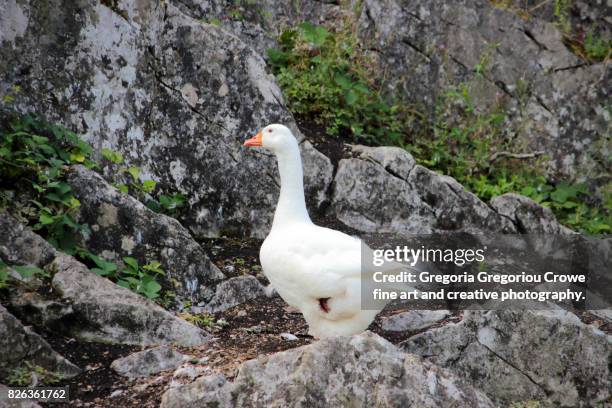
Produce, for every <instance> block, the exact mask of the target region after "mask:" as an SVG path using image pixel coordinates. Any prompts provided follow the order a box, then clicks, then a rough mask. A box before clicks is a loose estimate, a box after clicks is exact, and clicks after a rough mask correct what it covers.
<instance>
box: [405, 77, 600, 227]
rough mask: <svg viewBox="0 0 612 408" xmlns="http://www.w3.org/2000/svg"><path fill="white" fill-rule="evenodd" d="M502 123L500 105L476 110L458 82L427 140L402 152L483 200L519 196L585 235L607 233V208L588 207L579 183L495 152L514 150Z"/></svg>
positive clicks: (535, 162)
mask: <svg viewBox="0 0 612 408" xmlns="http://www.w3.org/2000/svg"><path fill="white" fill-rule="evenodd" d="M457 109H458V110H457ZM504 122H505V114H504V112H503V111H502V110H501V108H500V107H492V108H491V109H490V110H489V111H487V112H479V111H477V110H476V109H475V108H474V103H473V101H472V99H471V97H470V93H469V89H468V87H467V85H465V84H463V85H461V86H459V87H458V88H457V89H455V90H452V91H450V92H447V93H446V94H445V95H444V97H443V99H442V101H441V103H440V104H439V106H438V109H437V110H436V119H435V121H434V124H433V134H432V136H431V137H430V138H424V137H422V138H419V139H417V140H416V141H415V143H414V144H413V145H412V146H409V147H408V149H409V150H411V151H412V152H413V153H414V154H415V156H416V157H417V160H418V161H419V162H420V163H422V164H424V165H426V166H428V167H430V168H432V169H435V170H439V171H441V172H443V173H445V174H449V175H451V176H453V177H454V178H456V179H457V180H458V181H459V182H460V183H462V184H463V185H464V186H465V187H466V188H468V189H469V190H470V191H472V192H474V193H475V194H476V195H477V196H478V197H480V198H481V199H483V200H490V199H491V198H493V197H495V196H498V195H501V194H504V193H509V192H520V193H521V194H523V195H525V196H528V197H530V198H532V199H533V200H534V201H536V202H538V203H540V204H541V205H543V206H545V207H549V208H550V209H551V210H552V211H553V212H554V214H555V215H556V216H557V218H558V219H559V221H561V222H562V223H563V224H565V225H567V226H569V227H570V228H573V229H575V230H578V231H581V232H585V233H589V234H600V233H606V232H610V231H612V218H611V216H610V210H609V209H610V205H609V204H604V208H603V209H601V208H598V207H597V206H592V205H589V204H588V195H589V194H588V192H587V190H586V187H585V186H584V185H581V184H574V185H571V184H569V183H566V182H559V183H557V184H552V183H550V182H548V181H547V180H546V179H545V177H544V171H543V169H542V168H541V167H540V166H539V165H538V162H539V160H540V159H539V158H538V157H535V155H534V157H531V158H529V157H528V158H521V159H517V158H515V157H514V156H513V155H507V156H506V157H503V156H501V155H500V154H499V153H500V152H506V151H509V152H512V151H516V150H517V149H519V146H516V145H515V144H514V142H513V140H508V139H507V138H506V137H504Z"/></svg>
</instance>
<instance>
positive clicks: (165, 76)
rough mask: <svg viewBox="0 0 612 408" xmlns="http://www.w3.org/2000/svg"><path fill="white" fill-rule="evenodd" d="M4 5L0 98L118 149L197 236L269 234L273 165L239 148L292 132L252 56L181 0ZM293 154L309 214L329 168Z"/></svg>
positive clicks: (319, 201)
mask: <svg viewBox="0 0 612 408" xmlns="http://www.w3.org/2000/svg"><path fill="white" fill-rule="evenodd" d="M4 2H5V3H10V5H11V7H8V8H6V9H5V8H3V9H2V10H3V11H2V12H1V14H2V21H8V22H9V24H8V25H7V26H6V27H3V32H6V33H11V34H10V35H8V34H7V36H6V38H4V37H3V40H4V41H3V42H2V44H1V45H0V71H1V72H3V76H2V78H1V79H0V89H2V90H7V91H10V90H11V89H13V88H12V87H13V85H19V86H20V87H21V91H20V92H14V93H15V95H14V102H13V103H12V106H13V107H14V108H16V109H18V110H19V111H33V112H36V113H38V114H41V115H43V116H45V117H47V118H48V119H49V120H50V121H53V122H57V123H60V124H63V125H66V126H68V127H70V128H72V129H73V130H75V131H76V132H77V133H78V134H81V135H84V138H85V139H87V140H88V141H89V142H91V143H92V145H93V146H94V148H95V149H96V150H97V151H100V150H101V148H103V147H106V148H112V149H114V150H118V151H120V152H121V153H122V154H123V156H124V157H125V159H126V165H137V166H139V167H140V168H141V169H142V172H141V177H142V178H143V179H154V180H156V181H158V182H159V183H160V184H159V187H160V188H161V189H163V190H164V191H178V192H181V193H183V194H184V195H185V196H186V197H187V198H188V200H189V203H188V209H187V211H186V215H185V217H184V219H182V221H183V223H184V225H187V226H189V228H190V230H191V231H192V232H194V233H196V234H197V235H198V236H201V237H208V236H218V235H219V234H221V233H232V234H237V235H251V236H255V237H264V236H265V235H266V234H267V231H268V229H269V227H270V225H271V222H272V215H273V209H274V206H275V204H276V199H277V195H278V191H279V187H278V181H277V175H276V170H275V167H276V165H275V160H274V159H273V158H272V157H271V156H270V155H268V154H263V153H259V152H254V151H249V150H248V149H246V148H244V147H243V146H242V141H243V140H245V138H246V137H247V136H252V135H254V134H255V133H256V131H257V130H258V129H260V128H262V127H263V126H265V125H267V124H270V123H275V122H277V123H284V124H286V125H287V126H289V127H290V128H292V129H293V130H294V132H295V133H296V136H297V137H298V138H299V139H300V140H302V135H301V134H300V133H299V131H298V130H297V127H296V125H295V121H294V120H293V118H292V116H291V114H290V113H289V112H288V110H287V109H286V107H285V105H284V102H283V98H282V95H281V92H280V89H279V88H278V86H277V85H276V83H275V82H274V79H273V78H272V76H271V75H269V74H268V73H267V72H266V65H265V62H264V59H263V58H262V57H261V55H260V54H258V53H257V52H255V51H254V50H253V49H252V48H251V47H249V46H248V45H247V44H245V43H244V42H243V41H242V40H241V39H239V38H238V37H236V36H235V35H234V34H232V33H231V32H229V31H227V30H226V29H224V28H222V27H217V26H216V25H215V24H208V23H207V22H206V21H210V20H209V18H212V17H214V15H209V17H206V20H205V21H202V20H199V18H200V17H199V16H195V14H191V15H190V14H186V11H187V10H186V8H185V7H180V8H179V7H177V5H176V4H177V3H180V2H163V1H151V2H137V1H125V0H122V1H117V2H112V4H111V3H106V2H98V1H94V0H85V1H81V2H67V1H64V0H49V2H48V6H47V7H34V6H33V5H32V4H28V3H22V2H16V1H15V0H4ZM188 3H189V2H188ZM192 3H194V4H195V3H196V2H192ZM197 3H200V2H197ZM49 10H53V13H50V12H49ZM181 10H183V11H181ZM184 11H185V12H184ZM67 27H69V29H67ZM254 42H258V43H261V44H263V42H262V41H261V40H260V38H259V37H257V39H256V41H254ZM25 50H27V52H26V51H25ZM41 55H43V56H45V57H44V58H41V57H40V56H41ZM300 147H301V150H302V154H303V155H304V157H305V162H306V163H307V164H308V165H307V166H306V168H305V183H306V191H307V194H308V203H309V204H310V205H311V208H312V206H314V207H315V208H314V209H316V207H317V206H321V205H323V204H324V203H325V202H326V201H327V197H326V192H327V190H328V186H329V183H330V182H331V176H332V172H333V167H332V165H331V163H330V162H329V160H328V159H327V158H326V157H325V156H323V155H322V154H321V153H320V152H318V151H317V150H316V149H315V148H314V147H313V146H312V145H311V144H310V143H309V142H302V143H301V145H300ZM106 174H107V176H109V177H110V176H113V174H112V172H111V171H110V170H108V169H107V173H106Z"/></svg>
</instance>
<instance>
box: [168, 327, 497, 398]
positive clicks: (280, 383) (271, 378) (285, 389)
mask: <svg viewBox="0 0 612 408" xmlns="http://www.w3.org/2000/svg"><path fill="white" fill-rule="evenodd" d="M201 406H223V407H225V406H228V407H229V406H245V407H269V406H279V407H280V406H292V407H346V406H386V407H407V406H418V407H494V405H493V403H491V401H490V400H489V399H488V398H487V397H486V396H484V395H483V394H482V393H481V392H479V391H477V390H475V389H474V388H472V387H470V386H469V385H467V384H466V383H465V381H463V380H462V379H460V378H458V377H456V376H453V375H452V374H450V373H448V372H447V371H446V370H443V369H441V368H439V367H436V366H435V365H433V364H431V363H428V362H426V361H423V360H422V359H420V358H419V357H417V356H414V355H411V354H404V353H402V352H401V351H399V350H398V349H397V348H396V347H395V346H393V345H392V344H391V343H389V342H388V341H386V340H384V339H383V338H381V337H379V336H377V335H375V334H372V333H370V332H366V333H363V334H361V335H356V336H353V337H337V338H333V339H325V340H321V341H318V342H315V343H313V344H311V345H308V346H304V347H300V348H297V349H294V350H289V351H285V352H281V353H276V354H273V355H271V356H264V357H260V358H258V359H256V360H250V361H247V362H246V363H244V364H243V365H242V366H241V367H240V369H239V371H238V375H237V376H236V378H235V379H234V380H233V381H226V380H225V379H224V378H223V377H222V376H219V375H217V376H208V377H202V378H200V379H198V380H196V381H195V382H193V383H191V384H188V385H185V386H183V387H179V388H176V389H171V390H169V391H167V392H166V393H165V394H164V396H163V398H162V403H161V407H163V408H173V407H177V408H178V407H181V408H186V407H201Z"/></svg>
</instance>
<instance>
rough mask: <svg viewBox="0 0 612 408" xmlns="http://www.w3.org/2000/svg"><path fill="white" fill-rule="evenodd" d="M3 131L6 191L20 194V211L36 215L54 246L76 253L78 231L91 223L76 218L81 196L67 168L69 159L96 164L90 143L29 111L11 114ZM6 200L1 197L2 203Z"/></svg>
mask: <svg viewBox="0 0 612 408" xmlns="http://www.w3.org/2000/svg"><path fill="white" fill-rule="evenodd" d="M0 136H1V137H0V180H1V181H0V189H1V190H4V191H5V196H6V195H7V194H9V192H10V194H9V195H11V196H16V195H19V194H21V195H22V198H23V202H24V204H25V211H22V214H26V216H36V217H37V219H36V220H32V219H29V220H28V221H30V222H32V223H33V224H34V225H33V228H34V229H35V230H38V231H39V232H40V233H41V234H42V235H44V236H45V237H46V238H47V239H48V240H49V242H51V243H52V244H53V245H54V246H55V247H56V248H58V249H60V250H62V251H64V252H67V253H74V249H75V240H74V236H75V233H76V232H78V231H81V232H84V231H87V226H85V225H81V224H79V223H77V222H76V221H75V219H74V214H75V212H76V210H77V208H78V207H79V206H80V202H79V200H77V199H76V198H75V197H74V195H73V194H72V190H71V188H70V185H68V184H67V183H66V182H65V181H64V172H65V168H66V166H68V165H71V164H84V165H85V166H87V167H89V168H94V167H96V164H95V163H94V162H93V161H91V160H90V156H91V153H92V149H91V146H89V144H87V143H86V142H84V141H82V140H80V139H79V138H78V137H77V136H76V134H75V133H74V132H71V131H69V130H67V129H65V128H63V127H60V126H56V125H51V124H48V123H46V122H44V121H41V120H39V119H36V118H35V117H33V116H30V115H25V116H22V117H17V118H13V119H12V120H9V121H8V123H5V125H4V126H3V131H2V133H1V134H0ZM24 192H25V194H24ZM6 205H7V202H6V201H4V202H0V207H1V206H6ZM32 206H34V207H35V208H32Z"/></svg>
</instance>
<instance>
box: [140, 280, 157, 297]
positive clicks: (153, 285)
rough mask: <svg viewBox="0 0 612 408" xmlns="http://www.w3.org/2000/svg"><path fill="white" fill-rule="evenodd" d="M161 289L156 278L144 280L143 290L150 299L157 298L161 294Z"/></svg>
mask: <svg viewBox="0 0 612 408" xmlns="http://www.w3.org/2000/svg"><path fill="white" fill-rule="evenodd" d="M160 290H161V285H160V284H159V283H157V282H155V281H154V280H151V281H148V282H144V283H143V285H142V292H143V293H144V295H145V296H146V297H148V298H149V299H155V298H156V297H157V296H159V291H160Z"/></svg>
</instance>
